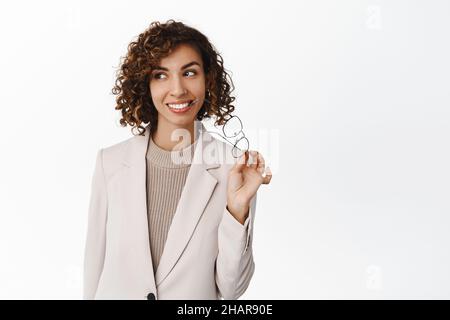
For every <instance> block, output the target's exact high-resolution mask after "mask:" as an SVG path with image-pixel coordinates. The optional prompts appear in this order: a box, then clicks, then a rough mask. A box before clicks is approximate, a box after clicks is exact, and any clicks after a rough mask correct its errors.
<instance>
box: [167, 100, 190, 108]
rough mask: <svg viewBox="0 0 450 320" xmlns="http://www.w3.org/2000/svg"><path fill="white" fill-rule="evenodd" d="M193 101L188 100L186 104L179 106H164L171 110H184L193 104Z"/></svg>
mask: <svg viewBox="0 0 450 320" xmlns="http://www.w3.org/2000/svg"><path fill="white" fill-rule="evenodd" d="M195 101H196V100H189V101H188V102H185V103H180V104H169V103H166V106H167V107H169V108H170V109H172V110H184V109H187V108H190V107H191V106H192V105H193V104H194V102H195Z"/></svg>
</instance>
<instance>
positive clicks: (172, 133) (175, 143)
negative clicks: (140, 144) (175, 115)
mask: <svg viewBox="0 0 450 320" xmlns="http://www.w3.org/2000/svg"><path fill="white" fill-rule="evenodd" d="M194 131H195V123H194V122H191V123H189V124H188V125H175V124H172V123H169V122H167V121H164V120H162V121H161V119H158V126H157V128H156V131H155V132H154V133H153V135H152V139H153V142H154V143H155V144H156V145H157V146H158V147H160V148H161V149H164V150H167V151H172V150H180V149H184V148H187V147H188V146H189V145H191V144H192V143H194V141H195V133H194Z"/></svg>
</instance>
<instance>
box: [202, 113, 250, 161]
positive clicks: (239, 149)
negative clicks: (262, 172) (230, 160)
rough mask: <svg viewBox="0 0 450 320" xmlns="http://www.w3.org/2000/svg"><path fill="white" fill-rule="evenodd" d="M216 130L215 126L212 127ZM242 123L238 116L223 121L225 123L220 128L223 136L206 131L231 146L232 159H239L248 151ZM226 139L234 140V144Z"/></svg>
mask: <svg viewBox="0 0 450 320" xmlns="http://www.w3.org/2000/svg"><path fill="white" fill-rule="evenodd" d="M214 126H215V127H216V128H217V126H216V125H214ZM242 129H243V126H242V121H241V119H239V117H238V116H230V118H228V119H227V120H225V123H224V124H223V126H222V132H223V135H224V136H222V135H220V134H218V133H217V132H211V131H206V132H208V133H213V134H217V135H219V136H221V137H222V138H223V139H225V140H226V141H228V142H229V143H230V144H232V145H233V150H232V154H233V157H235V158H239V157H240V156H242V155H243V154H244V153H245V152H247V151H248V150H249V145H250V144H249V142H248V139H247V138H246V137H245V134H244V131H242ZM227 138H233V139H235V140H236V142H235V143H232V142H230V141H229V140H228V139H227Z"/></svg>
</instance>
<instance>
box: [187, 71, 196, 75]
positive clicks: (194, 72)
mask: <svg viewBox="0 0 450 320" xmlns="http://www.w3.org/2000/svg"><path fill="white" fill-rule="evenodd" d="M189 72H192V73H193V74H194V75H196V74H197V72H196V71H194V70H188V71H186V72H185V73H184V74H187V73H189Z"/></svg>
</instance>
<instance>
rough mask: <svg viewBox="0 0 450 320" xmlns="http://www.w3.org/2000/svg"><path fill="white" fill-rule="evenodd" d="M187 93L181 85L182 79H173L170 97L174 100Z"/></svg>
mask: <svg viewBox="0 0 450 320" xmlns="http://www.w3.org/2000/svg"><path fill="white" fill-rule="evenodd" d="M186 93H187V90H186V88H185V87H184V84H183V79H180V78H179V77H174V78H173V81H172V86H171V95H172V96H173V97H175V98H181V97H183V96H184V95H185V94H186Z"/></svg>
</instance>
